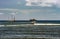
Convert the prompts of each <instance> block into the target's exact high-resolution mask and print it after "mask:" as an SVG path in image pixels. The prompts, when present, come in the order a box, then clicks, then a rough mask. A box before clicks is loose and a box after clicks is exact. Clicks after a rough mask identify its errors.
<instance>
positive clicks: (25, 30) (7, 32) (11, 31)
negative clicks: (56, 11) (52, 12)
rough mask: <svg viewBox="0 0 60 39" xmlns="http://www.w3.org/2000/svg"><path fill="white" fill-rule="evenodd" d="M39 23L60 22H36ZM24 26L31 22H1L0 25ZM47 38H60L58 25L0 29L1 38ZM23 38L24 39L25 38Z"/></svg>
mask: <svg viewBox="0 0 60 39" xmlns="http://www.w3.org/2000/svg"><path fill="white" fill-rule="evenodd" d="M36 22H37V23H59V24H60V21H48V20H47V21H36ZM10 23H11V24H22V23H23V24H24V23H30V21H14V22H12V21H11V22H9V21H0V24H4V25H5V24H6V25H7V24H10ZM16 35H17V36H19V35H20V36H21V35H23V36H25V35H30V36H45V37H60V26H57V25H54V26H53V25H50V26H48V25H47V26H46V25H45V26H41V25H39V26H36V25H32V26H26V25H24V26H21V25H20V26H14V27H13V26H11V27H0V37H6V36H10V37H11V36H16ZM23 36H22V37H23Z"/></svg>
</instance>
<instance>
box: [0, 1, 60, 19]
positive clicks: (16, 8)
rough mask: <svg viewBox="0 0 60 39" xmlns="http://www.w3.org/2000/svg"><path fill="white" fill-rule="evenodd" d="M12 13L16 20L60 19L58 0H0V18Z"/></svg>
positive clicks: (11, 17)
mask: <svg viewBox="0 0 60 39" xmlns="http://www.w3.org/2000/svg"><path fill="white" fill-rule="evenodd" d="M14 13H16V14H14ZM13 15H14V16H15V18H16V20H21V19H25V20H26V19H31V18H35V19H39V20H60V0H0V20H8V19H9V20H11V19H13Z"/></svg>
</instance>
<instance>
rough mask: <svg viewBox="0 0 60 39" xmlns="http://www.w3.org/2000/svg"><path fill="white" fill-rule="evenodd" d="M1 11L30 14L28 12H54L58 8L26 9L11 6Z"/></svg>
mask: <svg viewBox="0 0 60 39" xmlns="http://www.w3.org/2000/svg"><path fill="white" fill-rule="evenodd" d="M0 11H10V12H11V13H24V14H28V13H34V12H52V11H56V10H52V9H51V10H50V9H49V10H48V9H46V10H45V9H26V10H20V9H10V8H4V9H0Z"/></svg>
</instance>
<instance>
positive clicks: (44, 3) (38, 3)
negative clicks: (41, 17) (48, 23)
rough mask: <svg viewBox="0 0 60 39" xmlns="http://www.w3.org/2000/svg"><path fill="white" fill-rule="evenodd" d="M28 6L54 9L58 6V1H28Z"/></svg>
mask: <svg viewBox="0 0 60 39" xmlns="http://www.w3.org/2000/svg"><path fill="white" fill-rule="evenodd" d="M26 1H27V3H26V6H41V7H53V6H54V5H55V4H56V2H57V1H56V0H26Z"/></svg>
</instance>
